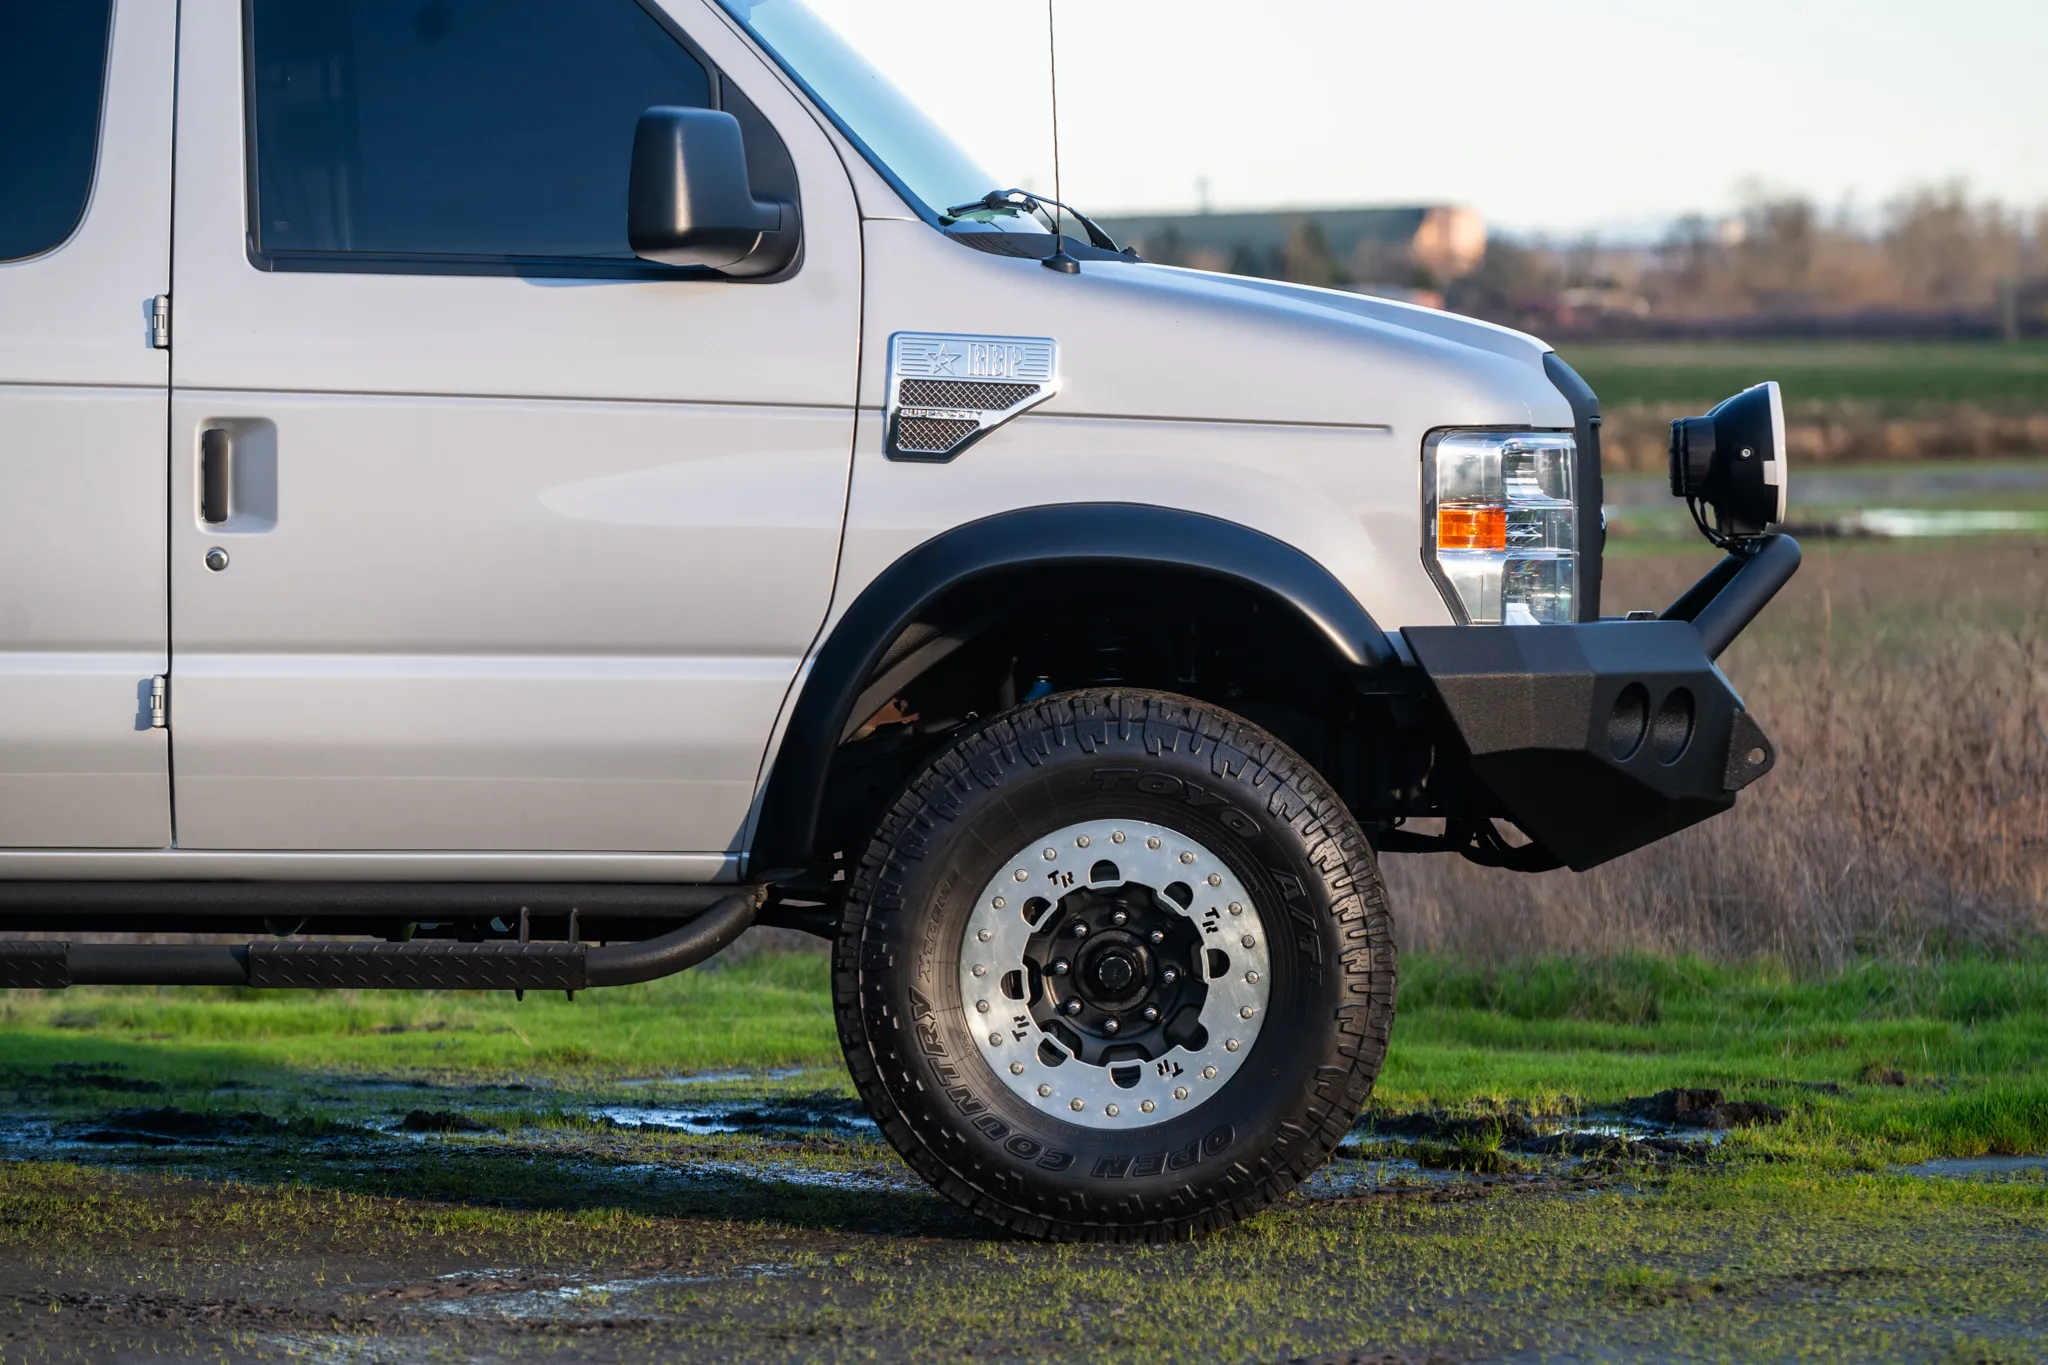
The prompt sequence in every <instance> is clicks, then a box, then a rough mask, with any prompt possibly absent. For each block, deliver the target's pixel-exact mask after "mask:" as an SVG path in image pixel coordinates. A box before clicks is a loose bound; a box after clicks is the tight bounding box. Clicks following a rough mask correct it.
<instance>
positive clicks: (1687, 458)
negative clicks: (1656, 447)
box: [1671, 379, 1787, 545]
mask: <svg viewBox="0 0 2048 1365" xmlns="http://www.w3.org/2000/svg"><path fill="white" fill-rule="evenodd" d="M1786 460H1787V455H1786V452H1785V400H1784V398H1783V396H1782V395H1780V393H1779V392H1778V382H1777V381H1776V380H1775V379H1774V380H1770V381H1769V382H1767V383H1763V384H1757V385H1755V386H1753V387H1751V388H1747V389H1744V390H1743V391H1742V392H1741V393H1738V394H1736V395H1735V396H1734V397H1733V398H1727V399H1723V400H1722V401H1721V402H1720V403H1718V404H1716V405H1715V407H1714V409H1713V410H1712V411H1711V412H1709V413H1708V414H1707V415H1706V416H1704V417H1681V418H1679V419H1678V420H1677V421H1675V422H1673V423H1672V424H1671V492H1672V495H1673V496H1674V497H1680V498H1684V499H1685V500H1686V502H1687V503H1688V504H1689V505H1690V506H1691V507H1692V512H1693V519H1694V520H1695V521H1697V522H1699V525H1700V530H1702V531H1703V532H1705V533H1706V536H1707V539H1709V540H1711V541H1713V542H1714V543H1715V544H1717V545H1720V544H1726V543H1727V542H1729V541H1734V540H1746V539H1749V538H1751V537H1754V536H1760V535H1762V534H1764V532H1765V531H1767V530H1768V529H1769V528H1770V527H1771V525H1772V524H1773V523H1774V522H1780V521H1783V520H1784V519H1785V488H1786V482H1787V481H1786V477H1785V474H1786V468H1785V466H1786ZM1702 506H1705V507H1707V508H1710V509H1712V511H1713V514H1714V516H1713V525H1712V526H1709V525H1708V524H1707V519H1706V517H1705V516H1704V514H1702V512H1701V511H1700V509H1701V507H1702Z"/></svg>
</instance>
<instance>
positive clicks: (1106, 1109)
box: [1102, 1104, 1123, 1118]
mask: <svg viewBox="0 0 2048 1365" xmlns="http://www.w3.org/2000/svg"><path fill="white" fill-rule="evenodd" d="M1102 1112H1103V1113H1105V1114H1107V1115H1109V1116H1110V1117H1111V1118H1115V1117H1116V1116H1117V1115H1118V1114H1121V1113H1123V1110H1121V1109H1119V1108H1117V1107H1116V1106H1115V1105H1113V1104H1105V1105H1103V1106H1102Z"/></svg>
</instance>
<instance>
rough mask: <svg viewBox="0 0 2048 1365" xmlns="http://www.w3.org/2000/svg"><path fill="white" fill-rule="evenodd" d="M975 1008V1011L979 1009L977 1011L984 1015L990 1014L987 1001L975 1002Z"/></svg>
mask: <svg viewBox="0 0 2048 1365" xmlns="http://www.w3.org/2000/svg"><path fill="white" fill-rule="evenodd" d="M974 1008H975V1009H977V1010H979V1011H980V1012H981V1013H983V1014H987V1013H988V1001H986V1000H977V1001H975V1002H974Z"/></svg>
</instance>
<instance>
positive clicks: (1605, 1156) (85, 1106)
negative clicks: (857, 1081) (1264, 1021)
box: [0, 1066, 2048, 1362]
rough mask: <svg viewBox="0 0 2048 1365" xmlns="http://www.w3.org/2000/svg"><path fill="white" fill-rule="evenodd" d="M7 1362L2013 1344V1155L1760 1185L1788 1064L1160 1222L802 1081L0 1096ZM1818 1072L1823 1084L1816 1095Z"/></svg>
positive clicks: (108, 1073)
mask: <svg viewBox="0 0 2048 1365" xmlns="http://www.w3.org/2000/svg"><path fill="white" fill-rule="evenodd" d="M8 1085H11V1086H12V1099H13V1102H12V1103H11V1104H10V1105H8V1106H7V1107H6V1108H5V1109H4V1110H0V1113H4V1116H5V1117H4V1128H0V1154H4V1157H5V1158H6V1159H5V1160H4V1161H0V1354H4V1356H5V1357H6V1358H7V1359H23V1360H28V1359H36V1360H70V1359H75V1360H127V1359H143V1358H150V1359H157V1358H164V1357H169V1358H197V1357H202V1356H203V1357H205V1358H208V1359H225V1360H245V1359H246V1360H258V1359H297V1360H336V1361H340V1360H348V1361H362V1360H372V1361H394V1362H396V1361H414V1360H419V1361H429V1360H433V1361H443V1360H447V1361H484V1360H500V1359H512V1358H525V1357H528V1356H543V1355H544V1356H546V1357H548V1358H551V1359H577V1360H586V1359H588V1360H632V1359H649V1358H674V1357H688V1358H695V1359H867V1358H881V1359H896V1358H915V1359H934V1360H959V1359H976V1360H980V1359H998V1360H1037V1359H1061V1360H1064V1359H1087V1360H1096V1359H1104V1360H1108V1359H1130V1360H1143V1361H1146V1362H1151V1361H1159V1360H1257V1361H1265V1360H1345V1361H1366V1360H1373V1361H1378V1360H1408V1359H1413V1360H1441V1361H1452V1360H1478V1359H1499V1360H1539V1359H1566V1360H1573V1359H1586V1360H1591V1359H1600V1360H1620V1359H1693V1358H1704V1357H1716V1358H1737V1359H1779V1358H1786V1357H1789V1356H1792V1355H1805V1354H1819V1355H1821V1356H1824V1357H1832V1358H1843V1359H1871V1358H1880V1357H1889V1358H1911V1359H1936V1358H1940V1359H1957V1360H1961V1359H1971V1360H2033V1359H2038V1358H2041V1356H2042V1354H2043V1344H2044V1343H2048V1296H2043V1295H2042V1294H2041V1293H2040V1291H2039V1286H2040V1285H2041V1284H2042V1283H2043V1282H2044V1281H2048V1273H2044V1272H2048V1160H2043V1159H2040V1158H2017V1159H2015V1158H1984V1159H1977V1160H1968V1161H1965V1160H1947V1161H1929V1162H1925V1163H1921V1164H1919V1165H1917V1166H1913V1167H1910V1168H1905V1169H1901V1170H1896V1171H1891V1172H1878V1173H1868V1172H1866V1173H1856V1172H1852V1171H1834V1172H1825V1173H1809V1174H1801V1175H1799V1176H1798V1177H1797V1178H1788V1176H1787V1174H1786V1173H1785V1172H1784V1171H1782V1170H1777V1169H1773V1168H1768V1167H1762V1166H1757V1165H1754V1164H1744V1163H1741V1162H1730V1161H1727V1160H1724V1159H1723V1158H1722V1155H1721V1154H1722V1152H1723V1149H1724V1146H1725V1144H1724V1142H1723V1139H1724V1138H1726V1137H1727V1135H1729V1134H1730V1133H1740V1132H1743V1131H1745V1130H1749V1129H1752V1128H1755V1127H1757V1126H1759V1125H1762V1126H1766V1127H1767V1126H1770V1125H1773V1124H1776V1123H1779V1122H1781V1121H1783V1120H1784V1119H1785V1118H1786V1117H1787V1115H1788V1114H1792V1113H1795V1112H1796V1111H1797V1109H1798V1107H1799V1106H1800V1104H1801V1102H1802V1096H1803V1095H1804V1094H1805V1093H1806V1092H1804V1091H1802V1090H1801V1089H1799V1088H1798V1087H1796V1086H1793V1085H1792V1084H1791V1083H1789V1082H1788V1083H1784V1085H1783V1086H1781V1087H1779V1088H1775V1089H1762V1090H1758V1091H1757V1092H1756V1093H1755V1094H1745V1095H1743V1096H1740V1097H1738V1096H1731V1095H1723V1094H1721V1093H1720V1092H1719V1091H1711V1090H1675V1091H1666V1092H1661V1093H1660V1094H1658V1095H1656V1096H1646V1097H1642V1098H1641V1099H1639V1100H1635V1101H1631V1102H1630V1103H1629V1104H1627V1105H1625V1106H1621V1107H1619V1108H1616V1109H1614V1110H1612V1111H1607V1112H1591V1113H1572V1114H1531V1113H1528V1112H1525V1111H1520V1110H1516V1109H1513V1108H1512V1107H1509V1108H1504V1109H1501V1110H1499V1111H1498V1112H1471V1111H1466V1112H1460V1113H1455V1114H1453V1113H1444V1112H1435V1111H1414V1110H1410V1111H1397V1110H1379V1111H1375V1112H1374V1113H1372V1114H1371V1115H1369V1116H1368V1118H1367V1119H1366V1120H1364V1121H1362V1122H1361V1124H1360V1125H1359V1127H1358V1129H1357V1130H1356V1131H1355V1132H1354V1134H1353V1135H1352V1138H1351V1139H1350V1140H1349V1141H1348V1142H1347V1143H1346V1144H1345V1146H1344V1148H1343V1149H1342V1150H1341V1152H1340V1154H1339V1156H1338V1158H1337V1159H1335V1160H1333V1161H1332V1162H1331V1163H1330V1164H1329V1165H1328V1166H1327V1167H1326V1168H1325V1169H1323V1170H1322V1171H1320V1172H1318V1173H1317V1174H1316V1175H1315V1176H1314V1177H1313V1178H1312V1179H1311V1180H1310V1181H1309V1182H1307V1184H1306V1185H1305V1186H1304V1187H1303V1188H1302V1190H1301V1191H1300V1192H1299V1194H1298V1195H1297V1196H1296V1197H1295V1198H1294V1199H1292V1200H1291V1201H1289V1203H1288V1204H1286V1205H1285V1206H1283V1207H1282V1208H1280V1209H1278V1210H1276V1211H1274V1212H1271V1213H1268V1214H1266V1215H1263V1216H1261V1217H1260V1218H1258V1219H1255V1220H1253V1221H1252V1222H1251V1223H1249V1224H1247V1225H1245V1226H1243V1227H1240V1228H1237V1229H1233V1230H1231V1231H1229V1232H1226V1233H1224V1234H1222V1235H1220V1236H1217V1237H1212V1238H1208V1239H1205V1240H1204V1241H1202V1242H1200V1243H1196V1244H1193V1245H1185V1246H1176V1247H1165V1248H1138V1249H1132V1248H1093V1247H1047V1246H1041V1245H1036V1244H1032V1243H1027V1242H1022V1241H1019V1240H1016V1239H1012V1238H1008V1237H1005V1236H1001V1235H997V1234H994V1233H992V1232H991V1231H990V1230H989V1229H988V1228H987V1227H986V1226H985V1225H983V1224H980V1223H978V1222H977V1221H975V1220H974V1219H972V1218H970V1217H968V1216H967V1215H965V1214H963V1213H961V1212H959V1211H957V1210H955V1209H954V1208H953V1207H952V1206H950V1205H948V1204H946V1203H944V1202H943V1201H941V1200H939V1199H937V1198H935V1197H934V1196H932V1195H931V1194H930V1193H929V1192H927V1191H926V1190H925V1188H924V1187H923V1185H922V1184H921V1183H920V1182H919V1181H918V1180H917V1179H916V1178H915V1177H914V1176H913V1175H911V1173H910V1172H909V1171H908V1170H907V1169H906V1168H905V1167H904V1166H903V1165H902V1164H901V1162H900V1161H899V1160H898V1159H897V1158H896V1157H895V1155H894V1154H893V1153H892V1152H891V1151H890V1150H889V1149H888V1148H887V1146H886V1144H884V1143H883V1142H882V1141H881V1140H880V1139H879V1136H878V1135H877V1133H876V1130H875V1128H874V1125H873V1124H872V1122H871V1121H870V1120H869V1119H868V1118H867V1117H866V1115H865V1114H864V1113H863V1112H862V1111H861V1109H860V1108H859V1106H858V1104H857V1102H855V1101H854V1100H852V1099H850V1098H849V1097H847V1095H846V1094H845V1093H844V1091H843V1088H842V1087H843V1082H841V1081H839V1080H838V1079H837V1078H836V1077H834V1076H832V1075H831V1074H830V1073H823V1072H805V1071H785V1072H778V1073H772V1074H768V1075H749V1074H746V1073H735V1072H724V1073H718V1074H715V1075H708V1076H703V1077H687V1076H667V1077H653V1078H643V1079H638V1080H632V1081H622V1082H614V1083H609V1084H606V1085H602V1086H591V1087H577V1086H572V1085H544V1084H525V1083H518V1084H500V1085H471V1084H439V1083H433V1082H422V1081H415V1080H403V1079H385V1078H378V1077H347V1076H330V1077H310V1078H304V1079H303V1083H299V1082H297V1081H292V1082H281V1083H279V1084H276V1085H272V1086H265V1085H260V1084H230V1085H222V1086H215V1087H213V1088H211V1089H209V1090H206V1091H204V1092H202V1093H194V1092H190V1091H185V1092H180V1091H176V1090H172V1089H168V1088H166V1087H165V1086H164V1085H163V1084H162V1083H160V1082H156V1081H153V1080H151V1079H149V1078H148V1077H145V1076H139V1075H133V1074H129V1073H127V1072H125V1071H122V1070H121V1069H119V1068H108V1067H103V1066H102V1067H95V1068H69V1069H67V1068H63V1067H59V1068H57V1069H55V1070H52V1071H50V1072H46V1073H39V1074H18V1075H15V1076H13V1077H12V1078H9V1079H7V1080H0V1093H4V1090H5V1087H6V1086H8ZM1835 1089H1836V1090H1839V1089H1840V1087H1835Z"/></svg>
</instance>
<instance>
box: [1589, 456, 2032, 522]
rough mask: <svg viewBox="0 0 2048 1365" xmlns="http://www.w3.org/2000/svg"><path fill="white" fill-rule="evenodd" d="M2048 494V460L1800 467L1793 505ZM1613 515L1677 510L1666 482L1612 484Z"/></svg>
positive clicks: (1608, 489) (1608, 484)
mask: <svg viewBox="0 0 2048 1365" xmlns="http://www.w3.org/2000/svg"><path fill="white" fill-rule="evenodd" d="M2043 490H2048V460H2044V461H2041V462H2039V463H2032V464H2015V465H1967V464H1966V465H1946V464H1933V465H1907V466H1902V467H1899V468H1895V469H1836V470H1830V469H1816V468H1813V467H1812V466H1801V465H1795V466H1794V467H1793V470H1792V499H1793V502H1794V504H1795V505H1803V506H1806V507H1827V506H1835V507H1855V506H1868V505H1870V504H1872V503H1902V502H1904V503H1910V502H1919V501H1923V500H1927V499H1936V498H1965V497H1983V498H1986V499H1989V500H1992V501H1995V500H1996V499H1997V498H1998V497H1999V496H2000V495H2001V494H2012V493H2034V492H2040V491H2043ZM1601 491H1602V493H1603V494H1604V495H1605V498H1606V502H1607V507H1608V510H1610V511H1613V510H1616V509H1621V508H1638V509H1639V508H1646V507H1664V506H1668V505H1676V502H1677V500H1676V499H1674V498H1673V497H1672V496H1671V485H1670V484H1669V483H1668V482H1666V481H1665V480H1664V479H1662V478H1628V477H1621V478H1613V477H1610V478H1608V479H1607V480H1606V481H1605V483H1604V485H1603V486H1602V490H1601Z"/></svg>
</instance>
